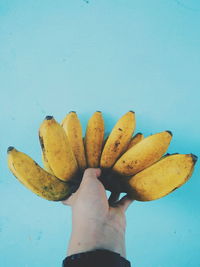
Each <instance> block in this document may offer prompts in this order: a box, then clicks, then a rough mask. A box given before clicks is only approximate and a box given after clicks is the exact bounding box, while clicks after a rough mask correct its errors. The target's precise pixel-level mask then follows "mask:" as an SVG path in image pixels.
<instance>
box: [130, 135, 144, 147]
mask: <svg viewBox="0 0 200 267" xmlns="http://www.w3.org/2000/svg"><path fill="white" fill-rule="evenodd" d="M143 139H144V135H143V134H142V133H137V134H136V135H135V136H133V137H132V139H131V141H130V143H129V144H128V147H127V150H128V149H130V148H131V147H133V146H134V145H136V144H137V143H139V142H140V141H142V140H143Z"/></svg>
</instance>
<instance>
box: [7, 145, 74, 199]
mask: <svg viewBox="0 0 200 267" xmlns="http://www.w3.org/2000/svg"><path fill="white" fill-rule="evenodd" d="M8 167H9V169H10V170H11V172H12V173H13V174H14V175H15V176H16V178H17V179H18V180H19V181H20V182H21V183H22V184H23V185H24V186H26V187H27V188H28V189H30V190H31V191H32V192H33V193H35V194H37V195H38V196H40V197H42V198H45V199H47V200H53V201H59V200H63V199H66V198H67V197H68V196H69V195H70V188H69V185H68V184H67V183H65V182H63V181H61V180H59V179H58V178H56V177H55V176H54V175H51V174H50V173H48V172H46V171H45V170H44V169H42V168H41V167H40V166H39V165H38V164H37V163H36V162H35V161H34V160H33V159H32V158H30V157H29V156H28V155H26V154H24V153H22V152H20V151H18V150H16V149H15V148H14V147H9V148H8Z"/></svg>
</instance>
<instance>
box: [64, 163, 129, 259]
mask: <svg viewBox="0 0 200 267" xmlns="http://www.w3.org/2000/svg"><path fill="white" fill-rule="evenodd" d="M100 175H101V170H100V169H95V168H88V169H86V170H85V172H84V175H83V179H82V182H81V184H80V186H79V188H78V190H77V191H76V192H75V193H73V194H72V195H71V196H70V197H69V198H68V199H67V200H64V201H62V203H63V204H65V205H69V206H71V208H72V234H71V239H70V242H69V246H68V251H67V255H68V256H70V255H72V254H75V253H80V252H84V251H88V250H94V249H99V248H101V249H102V248H103V249H108V250H111V251H114V252H117V253H119V254H120V255H121V256H122V257H126V252H125V230H126V217H125V211H126V210H127V208H128V206H129V205H130V204H131V203H132V202H133V200H131V199H129V198H128V197H127V195H125V196H124V197H123V198H122V199H120V200H118V197H119V194H118V195H115V194H111V196H110V198H109V200H108V199H107V196H106V190H105V188H104V186H103V184H102V182H101V181H100V180H99V179H98V177H100ZM101 179H102V178H101ZM109 203H112V206H111V205H109Z"/></svg>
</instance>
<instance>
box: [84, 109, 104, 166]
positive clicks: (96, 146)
mask: <svg viewBox="0 0 200 267" xmlns="http://www.w3.org/2000/svg"><path fill="white" fill-rule="evenodd" d="M84 141H85V152H86V159H87V164H88V167H90V168H97V167H99V164H100V157H101V152H102V146H103V141H104V120H103V117H102V113H101V111H96V112H95V113H94V114H93V115H92V117H91V118H90V119H89V121H88V124H87V129H86V134H85V139H84Z"/></svg>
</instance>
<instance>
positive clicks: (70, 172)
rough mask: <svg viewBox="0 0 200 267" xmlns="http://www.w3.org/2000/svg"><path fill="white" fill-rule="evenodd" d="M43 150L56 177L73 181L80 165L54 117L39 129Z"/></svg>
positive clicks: (48, 117)
mask: <svg viewBox="0 0 200 267" xmlns="http://www.w3.org/2000/svg"><path fill="white" fill-rule="evenodd" d="M39 138H40V144H41V147H42V150H43V152H44V154H45V157H46V159H47V161H48V164H49V167H50V169H51V170H52V171H53V173H54V175H55V176H56V177H58V178H59V179H61V180H63V181H68V180H71V179H73V177H75V176H76V175H77V173H78V165H77V162H76V158H75V156H74V153H73V151H72V148H71V145H70V143H69V140H68V137H67V136H66V134H65V131H64V129H63V128H62V126H61V125H60V124H59V123H58V122H56V120H55V119H54V118H53V117H52V116H47V117H46V118H45V120H44V121H43V123H42V124H41V126H40V129H39Z"/></svg>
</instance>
